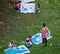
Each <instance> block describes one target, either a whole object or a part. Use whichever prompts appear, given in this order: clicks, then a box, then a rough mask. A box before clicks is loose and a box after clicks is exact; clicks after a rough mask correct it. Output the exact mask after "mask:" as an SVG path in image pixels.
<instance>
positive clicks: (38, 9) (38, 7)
mask: <svg viewBox="0 0 60 54" xmlns="http://www.w3.org/2000/svg"><path fill="white" fill-rule="evenodd" d="M37 11H38V12H40V4H37Z"/></svg>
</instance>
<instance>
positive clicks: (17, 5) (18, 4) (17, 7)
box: [13, 1, 21, 12]
mask: <svg viewBox="0 0 60 54" xmlns="http://www.w3.org/2000/svg"><path fill="white" fill-rule="evenodd" d="M20 6H21V1H19V2H16V3H15V4H14V5H13V8H14V9H16V12H18V11H19V8H20Z"/></svg>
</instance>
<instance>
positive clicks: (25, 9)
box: [20, 3, 35, 13]
mask: <svg viewBox="0 0 60 54" xmlns="http://www.w3.org/2000/svg"><path fill="white" fill-rule="evenodd" d="M20 12H21V13H35V3H22V4H21V8H20Z"/></svg>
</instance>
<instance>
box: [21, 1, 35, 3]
mask: <svg viewBox="0 0 60 54" xmlns="http://www.w3.org/2000/svg"><path fill="white" fill-rule="evenodd" d="M20 1H21V2H24V3H25V2H32V1H35V0H20Z"/></svg>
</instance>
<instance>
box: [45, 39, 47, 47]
mask: <svg viewBox="0 0 60 54" xmlns="http://www.w3.org/2000/svg"><path fill="white" fill-rule="evenodd" d="M45 46H47V38H45Z"/></svg>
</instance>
